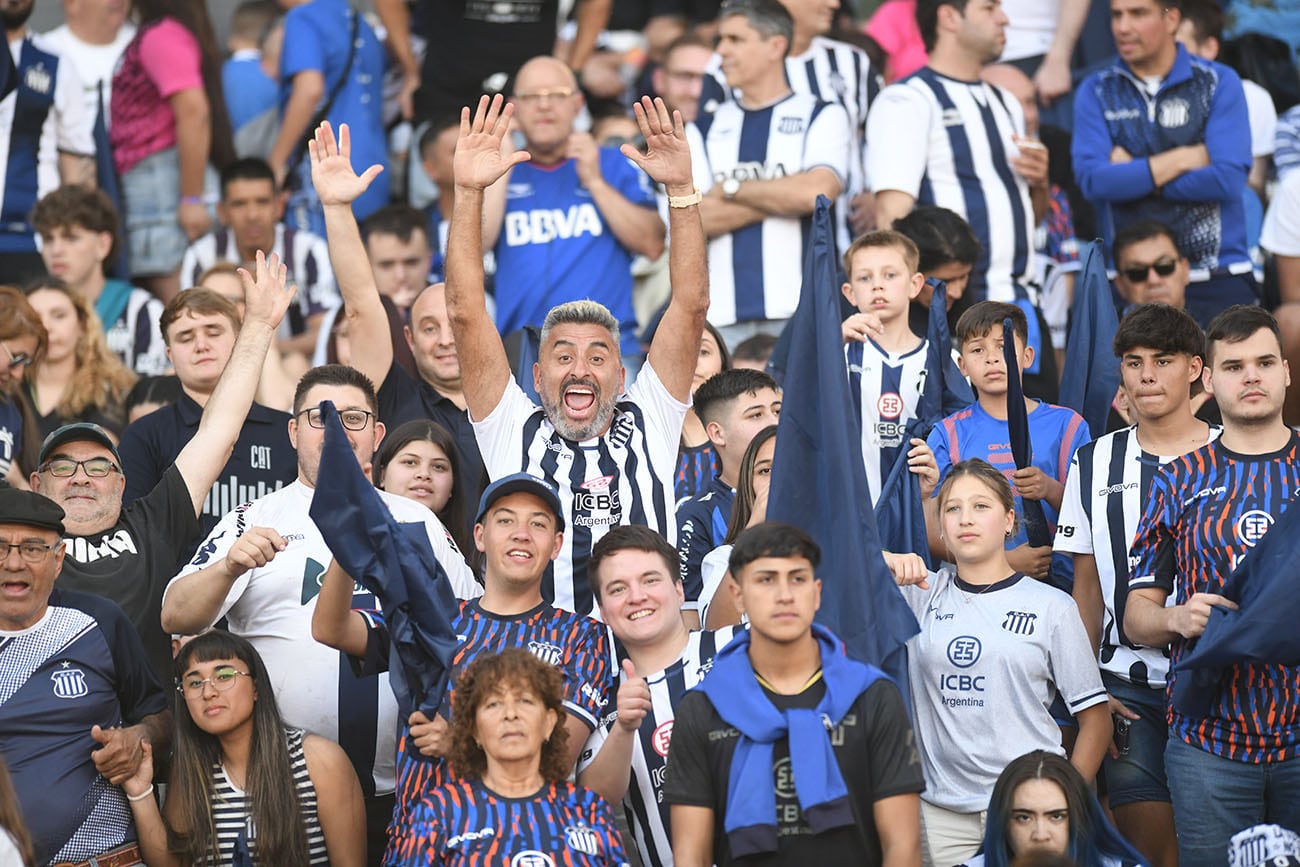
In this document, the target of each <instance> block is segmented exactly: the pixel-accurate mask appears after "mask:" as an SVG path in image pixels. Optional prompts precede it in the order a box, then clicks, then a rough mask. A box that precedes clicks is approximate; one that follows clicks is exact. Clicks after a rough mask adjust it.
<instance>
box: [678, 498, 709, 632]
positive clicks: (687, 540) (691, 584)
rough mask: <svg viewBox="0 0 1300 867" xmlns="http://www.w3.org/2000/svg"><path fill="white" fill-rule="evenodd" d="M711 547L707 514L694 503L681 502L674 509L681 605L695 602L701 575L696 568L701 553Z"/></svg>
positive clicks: (702, 558)
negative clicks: (682, 600)
mask: <svg viewBox="0 0 1300 867" xmlns="http://www.w3.org/2000/svg"><path fill="white" fill-rule="evenodd" d="M711 550H713V528H712V527H711V526H709V522H708V517H707V513H706V512H705V511H704V510H703V509H701V508H700V507H699V505H698V504H697V503H695V502H687V503H683V504H682V508H680V509H678V510H677V561H678V572H679V575H680V577H681V581H682V588H683V590H684V591H685V593H686V605H684V606H683V607H685V608H695V607H697V605H698V602H697V600H698V599H699V598H700V592H701V590H702V587H703V578H702V577H701V574H700V570H701V567H702V566H703V563H704V556H705V555H706V554H708V553H709V551H711Z"/></svg>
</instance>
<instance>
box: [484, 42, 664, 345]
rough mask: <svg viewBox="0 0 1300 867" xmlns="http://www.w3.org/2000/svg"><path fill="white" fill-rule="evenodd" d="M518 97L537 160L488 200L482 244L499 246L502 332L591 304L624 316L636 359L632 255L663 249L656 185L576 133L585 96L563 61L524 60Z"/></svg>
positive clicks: (626, 340)
mask: <svg viewBox="0 0 1300 867" xmlns="http://www.w3.org/2000/svg"><path fill="white" fill-rule="evenodd" d="M510 100H511V102H513V103H514V106H515V119H516V121H517V122H518V124H519V129H520V130H521V131H522V132H523V134H524V139H525V141H526V149H527V151H528V153H529V155H530V156H531V160H529V162H526V163H523V164H521V165H518V166H515V167H514V168H513V169H512V170H511V171H509V172H507V173H506V174H505V176H504V177H502V178H501V180H499V181H498V182H497V183H496V184H494V185H493V186H492V187H491V188H490V190H489V191H488V193H487V195H486V197H485V202H484V217H483V219H484V223H483V244H484V247H485V248H486V247H489V246H495V252H496V260H497V276H496V302H497V328H498V329H499V330H500V331H501V333H502V334H509V333H510V332H512V331H515V330H518V329H519V328H522V327H524V326H525V325H536V326H540V325H541V324H542V320H543V319H544V318H545V317H546V312H547V311H548V310H550V309H551V308H552V307H554V306H556V305H557V304H562V303H564V302H566V301H574V300H577V299H580V298H590V299H592V300H594V301H599V302H600V303H601V304H604V305H605V306H606V307H607V308H609V310H610V312H612V313H613V314H614V316H615V317H616V318H617V319H618V321H619V326H620V331H621V338H622V349H623V353H624V355H625V356H628V357H629V358H630V357H632V356H635V355H636V354H637V353H638V347H637V342H636V338H635V336H634V334H633V331H634V329H635V327H636V315H635V313H634V312H633V309H632V272H631V267H632V258H633V257H634V256H636V255H638V254H640V255H643V256H645V257H646V258H649V259H656V258H658V257H659V255H660V254H661V253H662V252H663V250H664V234H665V231H664V224H663V221H661V220H660V219H659V214H658V211H657V210H656V208H655V193H654V189H653V188H652V186H651V183H650V180H649V178H647V177H646V176H645V174H644V173H643V172H642V171H641V170H640V169H639V168H637V167H636V166H635V165H634V164H633V163H632V162H631V161H630V160H628V159H627V158H626V157H624V156H623V155H622V154H620V153H619V152H618V150H617V149H615V148H603V147H598V146H597V145H596V142H595V141H594V140H593V139H592V137H591V136H590V135H589V134H587V133H585V132H576V131H575V130H574V121H575V120H576V119H577V117H578V113H579V112H580V111H581V110H582V93H581V91H579V89H578V84H577V82H576V81H575V80H574V77H573V72H572V71H571V70H570V69H569V68H568V67H567V66H565V65H564V64H563V63H561V62H560V61H558V60H556V59H555V58H553V57H534V58H533V59H532V60H530V61H528V62H527V63H525V64H524V65H523V67H522V68H520V70H519V74H518V75H517V76H515V87H514V93H513V95H512V96H511V97H510ZM625 360H626V359H625Z"/></svg>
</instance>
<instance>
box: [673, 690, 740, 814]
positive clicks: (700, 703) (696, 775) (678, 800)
mask: <svg viewBox="0 0 1300 867" xmlns="http://www.w3.org/2000/svg"><path fill="white" fill-rule="evenodd" d="M712 710H713V708H712V705H710V704H709V700H708V698H707V697H706V696H705V695H704V693H702V692H699V691H698V690H694V691H691V692H688V693H686V695H685V696H683V697H682V701H681V704H680V705H678V707H677V713H676V716H675V718H674V719H673V737H672V741H671V742H670V743H669V746H668V772H667V775H666V777H665V780H664V789H663V793H664V800H666V801H667V802H668V803H669V804H684V805H688V806H692V807H709V808H710V809H713V808H716V807H717V805H718V803H719V799H718V798H717V796H716V795H717V792H716V790H717V787H718V785H723V786H725V785H726V780H715V779H713V777H712V775H711V773H710V770H711V767H710V764H711V763H710V762H709V753H708V748H709V740H708V731H707V728H708V718H709V716H710V715H711V711H712Z"/></svg>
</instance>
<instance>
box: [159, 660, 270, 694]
mask: <svg viewBox="0 0 1300 867" xmlns="http://www.w3.org/2000/svg"><path fill="white" fill-rule="evenodd" d="M241 677H252V675H251V674H249V673H248V672H246V671H240V670H239V669H237V668H231V667H228V666H222V667H221V668H218V669H217V670H216V671H214V672H212V676H211V677H198V676H197V675H190V676H188V677H183V678H181V682H180V683H178V684H176V691H177V692H179V693H180V694H181V695H183V696H185V697H186V698H202V697H203V691H204V689H205V688H206V687H207V685H208V684H212V688H213V689H215V690H216V691H217V692H229V691H230V690H232V689H234V688H235V684H236V683H238V682H239V679H240V678H241Z"/></svg>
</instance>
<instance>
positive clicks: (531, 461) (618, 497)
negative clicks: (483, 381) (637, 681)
mask: <svg viewBox="0 0 1300 867" xmlns="http://www.w3.org/2000/svg"><path fill="white" fill-rule="evenodd" d="M688 406H689V405H688V404H685V403H682V402H681V401H679V400H677V399H676V398H675V397H673V396H672V395H671V394H669V393H668V389H666V388H665V387H664V384H663V383H662V382H660V380H659V375H658V374H657V373H655V371H654V369H653V368H652V367H651V366H650V365H649V364H646V365H645V366H644V367H642V368H641V372H640V373H638V374H637V377H636V381H635V382H633V383H632V386H631V387H630V388H629V389H628V390H627V393H626V394H625V395H624V396H623V397H622V398H621V399H620V400H619V402H618V407H617V410H616V411H615V413H614V419H613V421H612V422H611V423H610V426H609V430H608V431H607V432H606V433H604V434H603V435H601V436H599V437H595V438H593V439H589V440H586V441H584V442H581V443H576V442H572V441H570V440H566V439H565V438H564V437H562V436H560V434H559V433H558V432H557V431H556V430H555V426H554V425H553V424H551V422H550V420H549V419H547V417H546V413H545V412H544V411H543V410H542V408H541V407H540V406H538V405H537V404H535V403H533V402H532V401H531V400H530V399H529V398H528V396H527V395H525V394H524V392H523V391H522V390H521V389H520V388H519V386H518V384H516V383H515V381H514V380H513V379H511V380H510V384H509V385H507V386H506V390H505V394H503V395H502V396H501V402H500V403H498V404H497V405H496V408H495V409H493V410H492V412H491V413H489V414H488V416H487V418H484V419H483V420H481V421H473V420H471V421H472V423H473V425H474V435H475V437H476V438H477V439H478V447H479V451H480V452H482V454H483V463H484V465H485V466H486V467H487V471H488V475H489V476H490V477H491V478H492V479H494V480H495V479H499V478H501V477H502V476H507V475H510V474H511V473H518V472H521V471H522V472H525V473H530V474H531V475H534V476H538V477H539V478H543V479H546V480H547V481H548V482H550V483H551V484H553V485H555V487H556V488H557V489H558V490H559V493H560V503H561V504H562V505H563V506H564V524H565V528H564V547H563V549H562V550H561V551H560V556H559V558H558V559H557V560H556V561H555V562H554V563H552V564H551V566H550V567H549V568H548V569H547V571H546V576H545V578H544V579H543V582H542V595H543V596H544V597H546V600H547V601H548V602H550V603H551V604H553V605H554V606H555V607H556V608H563V609H565V610H567V611H574V612H576V613H578V614H587V615H590V616H593V617H599V616H600V615H599V612H598V611H597V609H596V604H595V599H594V598H593V596H592V594H591V585H590V584H589V583H588V580H587V560H588V559H589V558H590V557H591V548H592V546H593V545H594V544H596V542H597V541H599V540H600V539H601V537H603V536H604V535H605V534H606V533H607V532H609V530H610V529H611V528H613V527H617V526H619V525H622V524H639V525H641V526H646V527H649V528H650V529H652V530H655V531H657V532H659V533H660V534H662V535H663V537H664V538H665V539H675V538H676V537H677V527H676V523H677V522H676V512H675V511H674V503H673V478H674V475H675V473H676V470H677V444H678V440H679V439H680V437H681V432H682V419H684V418H685V417H686V410H687V408H688Z"/></svg>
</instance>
